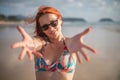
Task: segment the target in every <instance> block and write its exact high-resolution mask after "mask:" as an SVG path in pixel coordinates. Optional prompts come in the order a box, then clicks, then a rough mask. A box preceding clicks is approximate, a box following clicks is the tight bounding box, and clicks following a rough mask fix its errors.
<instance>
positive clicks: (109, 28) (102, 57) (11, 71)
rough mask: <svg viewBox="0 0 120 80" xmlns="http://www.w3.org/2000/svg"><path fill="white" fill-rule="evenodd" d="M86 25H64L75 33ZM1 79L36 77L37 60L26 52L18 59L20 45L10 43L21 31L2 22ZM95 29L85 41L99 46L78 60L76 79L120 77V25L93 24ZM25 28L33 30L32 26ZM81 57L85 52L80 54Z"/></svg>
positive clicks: (113, 79)
mask: <svg viewBox="0 0 120 80" xmlns="http://www.w3.org/2000/svg"><path fill="white" fill-rule="evenodd" d="M88 25H89V24H87V25H86V24H85V25H69V26H66V25H65V26H63V33H64V35H67V36H70V37H71V36H73V35H75V34H77V33H79V32H82V31H83V30H84V29H86V28H87V27H88ZM1 26H2V28H0V45H1V46H0V65H1V68H0V70H1V71H0V80H35V72H34V61H29V59H28V57H27V56H26V57H25V58H24V60H23V61H21V62H20V61H18V59H17V58H18V55H19V52H20V50H21V49H20V48H18V49H11V48H10V45H11V44H12V43H14V42H16V41H20V40H21V39H22V38H21V35H20V34H19V32H18V31H17V29H16V28H15V27H12V28H11V27H9V26H3V25H0V27H1ZM92 26H93V27H92V31H91V32H90V33H89V34H88V35H86V37H85V39H84V40H85V42H86V44H89V45H91V46H92V47H94V48H95V49H96V50H97V54H96V55H95V54H93V53H92V52H89V51H87V50H85V51H86V53H87V54H88V55H89V56H90V59H91V61H90V62H86V61H85V60H84V59H83V60H84V63H83V64H77V68H76V69H77V70H76V72H75V76H74V80H120V45H119V42H120V32H119V31H116V30H118V29H119V30H120V26H119V25H115V24H112V25H111V24H110V25H103V24H102V25H99V24H96V25H92ZM24 29H25V30H26V31H27V32H28V33H29V34H33V32H34V28H33V27H25V26H24ZM81 58H83V57H82V55H81Z"/></svg>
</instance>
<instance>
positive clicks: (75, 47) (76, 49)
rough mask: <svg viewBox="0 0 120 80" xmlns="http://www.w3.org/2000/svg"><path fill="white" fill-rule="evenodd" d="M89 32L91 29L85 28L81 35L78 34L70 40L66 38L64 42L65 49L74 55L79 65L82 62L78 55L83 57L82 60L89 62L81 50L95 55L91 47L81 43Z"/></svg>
mask: <svg viewBox="0 0 120 80" xmlns="http://www.w3.org/2000/svg"><path fill="white" fill-rule="evenodd" d="M90 31H91V28H90V27H89V28H87V29H86V30H84V31H83V32H82V33H79V34H77V35H75V36H73V37H72V38H68V39H67V40H66V44H67V48H68V50H69V52H70V53H71V54H72V53H75V54H76V56H77V59H78V61H79V62H80V63H82V60H81V58H80V53H81V54H82V55H83V56H84V58H85V59H86V61H89V60H90V59H89V56H88V55H87V54H86V53H85V52H84V51H83V48H85V49H87V50H90V51H92V52H93V53H96V51H95V49H93V48H92V47H90V46H88V45H86V44H85V43H84V41H83V38H84V36H85V35H86V34H88V33H89V32H90Z"/></svg>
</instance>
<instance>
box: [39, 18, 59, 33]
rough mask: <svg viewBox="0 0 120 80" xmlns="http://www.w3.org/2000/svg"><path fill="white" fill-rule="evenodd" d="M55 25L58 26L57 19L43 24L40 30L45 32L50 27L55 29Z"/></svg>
mask: <svg viewBox="0 0 120 80" xmlns="http://www.w3.org/2000/svg"><path fill="white" fill-rule="evenodd" d="M54 23H55V24H54ZM57 25H58V19H56V20H52V21H50V23H49V24H44V25H43V26H42V27H41V28H42V30H43V31H46V30H48V29H49V27H50V26H51V27H54V28H55V27H56V26H57Z"/></svg>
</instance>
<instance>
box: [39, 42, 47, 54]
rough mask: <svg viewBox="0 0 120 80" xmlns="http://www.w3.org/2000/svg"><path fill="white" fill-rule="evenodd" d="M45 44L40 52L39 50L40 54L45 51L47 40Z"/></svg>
mask: <svg viewBox="0 0 120 80" xmlns="http://www.w3.org/2000/svg"><path fill="white" fill-rule="evenodd" d="M45 42H46V43H45V44H44V45H43V46H42V48H41V50H40V52H41V53H42V52H44V51H45V47H46V46H47V45H48V43H49V42H48V40H46V41H45Z"/></svg>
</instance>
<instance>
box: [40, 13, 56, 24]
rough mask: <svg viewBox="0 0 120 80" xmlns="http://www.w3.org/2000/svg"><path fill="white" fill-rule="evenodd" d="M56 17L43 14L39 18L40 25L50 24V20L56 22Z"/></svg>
mask: <svg viewBox="0 0 120 80" xmlns="http://www.w3.org/2000/svg"><path fill="white" fill-rule="evenodd" d="M56 18H57V16H56V15H55V14H45V15H42V16H41V17H40V18H39V23H40V25H43V24H47V23H50V21H52V20H56Z"/></svg>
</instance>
